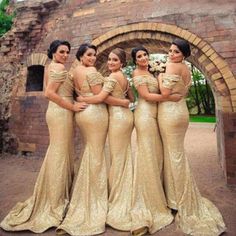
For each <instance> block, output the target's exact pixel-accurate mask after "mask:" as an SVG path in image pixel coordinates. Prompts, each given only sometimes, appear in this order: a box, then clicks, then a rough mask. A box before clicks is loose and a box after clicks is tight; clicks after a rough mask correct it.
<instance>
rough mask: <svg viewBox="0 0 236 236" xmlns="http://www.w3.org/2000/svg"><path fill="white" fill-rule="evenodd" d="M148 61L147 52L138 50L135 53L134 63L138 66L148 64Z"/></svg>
mask: <svg viewBox="0 0 236 236" xmlns="http://www.w3.org/2000/svg"><path fill="white" fill-rule="evenodd" d="M148 61H149V56H148V54H147V52H145V51H142V50H140V51H138V52H137V53H136V64H137V65H138V66H142V67H144V66H148Z"/></svg>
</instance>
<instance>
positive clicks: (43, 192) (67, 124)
mask: <svg viewBox="0 0 236 236" xmlns="http://www.w3.org/2000/svg"><path fill="white" fill-rule="evenodd" d="M51 81H55V82H60V83H62V84H61V85H60V87H59V89H58V92H57V93H58V94H59V95H60V96H61V97H62V98H63V99H66V100H69V101H71V102H73V97H72V93H73V83H72V80H71V79H70V77H69V76H68V73H67V72H66V71H63V72H60V73H57V72H54V71H50V72H49V81H48V82H49V83H50V82H51ZM46 121H47V125H48V129H49V135H50V144H49V147H48V150H47V153H46V156H45V158H44V161H43V164H42V167H41V169H40V172H39V175H38V178H37V181H36V184H35V187H34V192H33V195H32V196H31V197H30V198H29V199H28V200H26V201H25V202H19V203H17V204H16V206H15V207H14V208H13V209H12V210H11V211H10V212H9V214H8V215H7V216H6V217H5V219H4V220H3V221H2V222H1V228H3V229H4V230H7V231H20V230H30V231H33V232H35V233H42V232H44V231H45V230H47V229H48V228H51V227H57V226H58V225H59V224H60V223H61V221H62V219H63V217H64V211H65V208H66V206H67V204H68V202H69V192H70V188H71V183H72V177H73V145H72V144H73V112H72V111H69V110H66V109H64V108H61V107H60V106H58V105H57V104H56V103H54V102H52V101H49V104H48V109H47V113H46Z"/></svg>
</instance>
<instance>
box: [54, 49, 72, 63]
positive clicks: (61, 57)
mask: <svg viewBox="0 0 236 236" xmlns="http://www.w3.org/2000/svg"><path fill="white" fill-rule="evenodd" d="M69 53H70V50H69V48H68V47H67V46H66V45H60V46H59V47H58V48H57V50H56V52H55V53H54V54H53V60H54V61H56V62H58V63H61V64H64V63H65V62H66V61H67V58H68V56H69Z"/></svg>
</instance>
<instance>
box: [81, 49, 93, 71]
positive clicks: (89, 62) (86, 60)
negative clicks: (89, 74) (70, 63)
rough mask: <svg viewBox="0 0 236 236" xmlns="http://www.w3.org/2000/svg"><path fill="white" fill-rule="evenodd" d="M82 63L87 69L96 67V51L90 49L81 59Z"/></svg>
mask: <svg viewBox="0 0 236 236" xmlns="http://www.w3.org/2000/svg"><path fill="white" fill-rule="evenodd" d="M80 61H81V62H82V64H83V65H84V66H86V67H89V66H94V64H95V61H96V51H95V50H94V49H93V48H88V49H87V50H86V52H85V53H84V55H83V56H82V57H81V58H80Z"/></svg>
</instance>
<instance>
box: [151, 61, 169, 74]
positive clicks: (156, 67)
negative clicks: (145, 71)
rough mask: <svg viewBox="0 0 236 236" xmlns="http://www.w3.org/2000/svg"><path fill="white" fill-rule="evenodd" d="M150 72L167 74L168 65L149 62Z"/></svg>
mask: <svg viewBox="0 0 236 236" xmlns="http://www.w3.org/2000/svg"><path fill="white" fill-rule="evenodd" d="M149 66H150V68H149V71H150V72H152V73H158V74H159V73H162V72H165V69H166V64H165V63H163V62H160V61H149Z"/></svg>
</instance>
